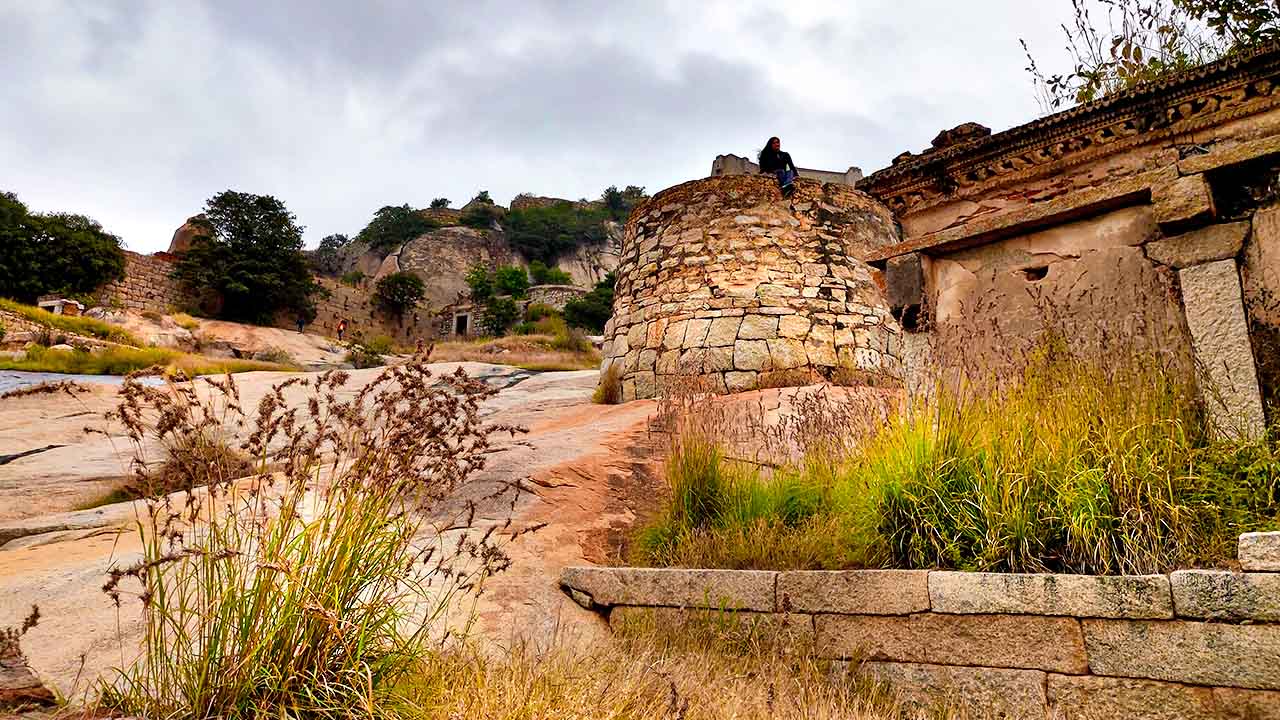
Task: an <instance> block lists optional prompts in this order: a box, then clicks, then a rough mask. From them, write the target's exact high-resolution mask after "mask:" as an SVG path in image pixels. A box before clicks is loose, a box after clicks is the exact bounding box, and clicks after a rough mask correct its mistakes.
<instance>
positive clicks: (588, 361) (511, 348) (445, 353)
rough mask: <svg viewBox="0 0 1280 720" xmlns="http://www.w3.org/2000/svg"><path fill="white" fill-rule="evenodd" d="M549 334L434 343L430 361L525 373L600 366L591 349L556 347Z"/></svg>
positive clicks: (598, 358) (555, 340)
mask: <svg viewBox="0 0 1280 720" xmlns="http://www.w3.org/2000/svg"><path fill="white" fill-rule="evenodd" d="M556 344H557V338H556V337H555V336H553V335H509V336H506V337H500V338H481V339H478V340H459V341H450V342H442V343H437V344H436V345H435V346H434V349H433V350H432V351H431V360H432V362H484V363H494V364H497V365H514V366H516V367H520V368H524V369H525V370H546V371H550V370H593V369H595V368H597V367H599V366H600V354H599V353H598V352H596V351H595V350H592V349H588V350H585V351H584V350H578V349H562V348H559V347H556Z"/></svg>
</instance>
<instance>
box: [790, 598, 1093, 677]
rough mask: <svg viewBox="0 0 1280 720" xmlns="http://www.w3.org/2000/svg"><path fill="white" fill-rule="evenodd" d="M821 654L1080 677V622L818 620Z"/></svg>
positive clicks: (926, 617)
mask: <svg viewBox="0 0 1280 720" xmlns="http://www.w3.org/2000/svg"><path fill="white" fill-rule="evenodd" d="M814 622H815V628H816V637H817V650H818V652H819V653H820V654H822V655H824V656H830V657H833V658H858V657H865V658H866V659H869V660H892V661H896V662H910V663H928V664H935V665H978V666H983V667H1002V668H1022V669H1028V670H1047V671H1051V672H1060V673H1064V674H1079V673H1084V672H1086V671H1087V670H1088V662H1087V661H1086V659H1085V652H1084V641H1083V639H1082V637H1081V632H1080V623H1079V621H1077V620H1075V619H1073V618H1050V617H1034V616H1018V615H939V614H936V613H920V614H916V615H906V616H892V615H874V616H873V615H817V616H815V618H814Z"/></svg>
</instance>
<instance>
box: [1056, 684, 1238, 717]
mask: <svg viewBox="0 0 1280 720" xmlns="http://www.w3.org/2000/svg"><path fill="white" fill-rule="evenodd" d="M1048 700H1049V709H1050V711H1051V712H1052V713H1055V714H1053V715H1051V717H1055V718H1071V720H1077V719H1078V720H1112V719H1114V720H1127V719H1129V718H1141V720H1216V718H1217V717H1218V715H1217V708H1216V705H1215V703H1214V697H1213V690H1212V689H1210V688H1205V687H1188V686H1185V685H1176V684H1173V683H1164V682H1156V681H1154V680H1134V679H1131V678H1107V677H1095V676H1092V675H1083V676H1081V675H1055V674H1050V675H1049V682H1048Z"/></svg>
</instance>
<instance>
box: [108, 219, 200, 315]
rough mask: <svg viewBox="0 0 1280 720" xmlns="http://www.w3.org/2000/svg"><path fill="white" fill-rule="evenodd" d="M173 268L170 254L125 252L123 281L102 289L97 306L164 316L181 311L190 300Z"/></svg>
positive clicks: (172, 258) (172, 259)
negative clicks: (176, 308)
mask: <svg viewBox="0 0 1280 720" xmlns="http://www.w3.org/2000/svg"><path fill="white" fill-rule="evenodd" d="M183 227H186V226H185V225H184V226H183ZM178 232H181V229H179V231H178ZM173 264H174V257H173V256H172V255H169V254H168V253H156V254H155V255H139V254H138V253H135V252H129V251H125V254H124V278H123V279H122V280H120V281H118V282H112V283H107V284H106V285H103V286H102V287H101V288H99V289H98V291H97V293H96V298H97V302H98V304H99V305H105V306H107V307H120V308H126V309H129V310H154V311H156V312H162V313H163V312H169V311H170V309H171V308H174V307H181V306H182V305H183V303H185V302H187V297H186V294H185V293H183V292H182V288H181V286H180V285H179V283H178V281H177V280H174V279H173V277H171V275H172V273H173Z"/></svg>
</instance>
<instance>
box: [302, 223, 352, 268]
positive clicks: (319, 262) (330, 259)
mask: <svg viewBox="0 0 1280 720" xmlns="http://www.w3.org/2000/svg"><path fill="white" fill-rule="evenodd" d="M350 244H351V239H350V238H348V237H347V236H346V235H343V234H341V233H337V234H334V235H326V236H325V237H324V238H323V239H322V240H321V241H320V247H318V248H316V250H315V252H313V253H311V266H312V267H313V268H314V269H315V271H316V273H317V274H319V275H330V276H333V275H337V274H339V273H341V272H342V251H343V250H344V249H345V248H346V247H347V246H348V245H350Z"/></svg>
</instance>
